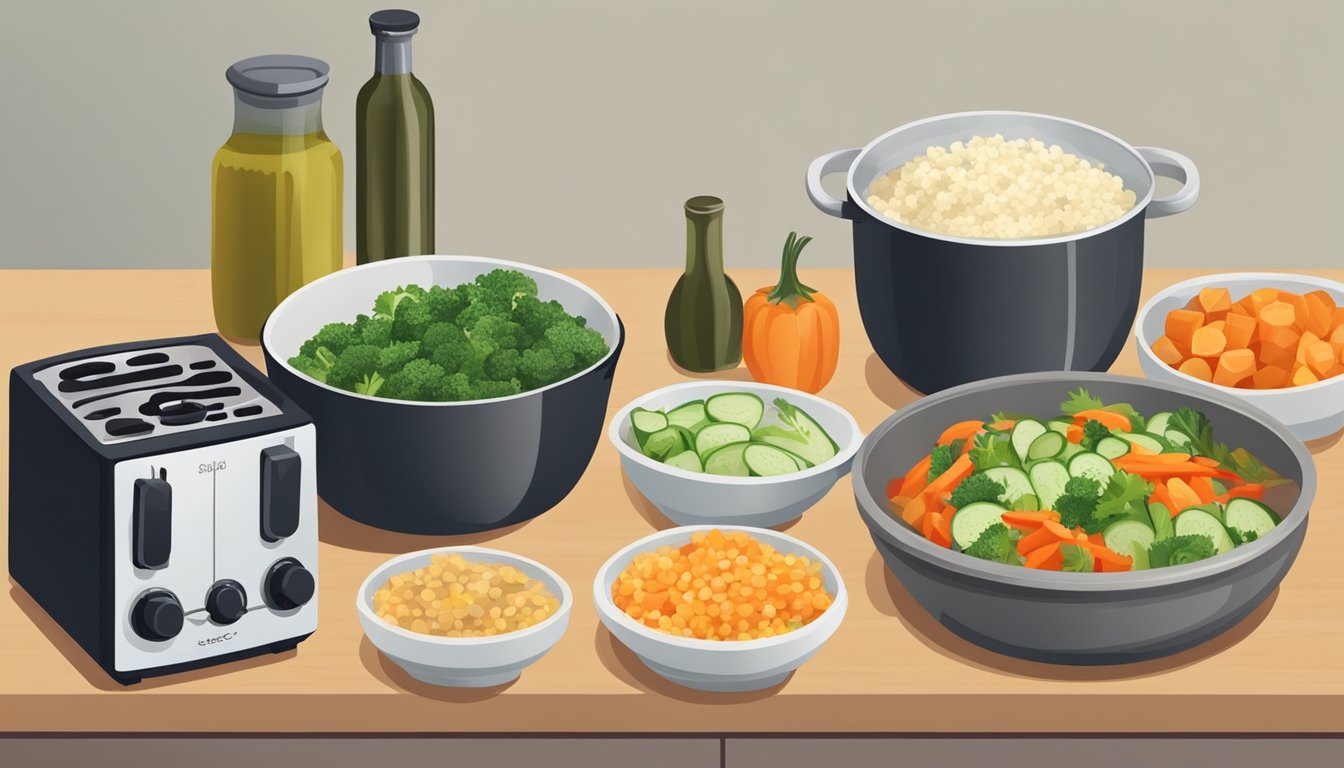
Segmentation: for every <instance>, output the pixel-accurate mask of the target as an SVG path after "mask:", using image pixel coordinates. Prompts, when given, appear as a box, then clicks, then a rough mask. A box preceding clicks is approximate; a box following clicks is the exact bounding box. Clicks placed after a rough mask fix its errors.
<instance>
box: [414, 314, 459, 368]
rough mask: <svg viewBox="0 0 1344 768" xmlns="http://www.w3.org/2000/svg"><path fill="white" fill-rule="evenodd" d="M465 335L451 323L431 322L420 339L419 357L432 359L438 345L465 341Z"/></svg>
mask: <svg viewBox="0 0 1344 768" xmlns="http://www.w3.org/2000/svg"><path fill="white" fill-rule="evenodd" d="M466 340H467V335H466V334H465V333H463V332H462V329H461V328H458V327H457V326H456V325H453V324H452V323H431V324H430V326H429V327H428V328H426V329H425V335H424V337H423V338H421V339H420V357H423V358H426V359H432V358H433V357H434V353H435V352H437V351H438V349H439V347H442V346H444V345H445V344H461V343H465V342H466Z"/></svg>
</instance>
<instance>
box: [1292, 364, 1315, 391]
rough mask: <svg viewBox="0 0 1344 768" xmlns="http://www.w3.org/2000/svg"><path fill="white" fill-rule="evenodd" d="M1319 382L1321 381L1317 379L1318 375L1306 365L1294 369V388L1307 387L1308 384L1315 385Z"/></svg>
mask: <svg viewBox="0 0 1344 768" xmlns="http://www.w3.org/2000/svg"><path fill="white" fill-rule="evenodd" d="M1318 381H1320V379H1318V378H1316V374H1314V373H1312V372H1311V369H1310V368H1308V367H1307V366H1305V365H1299V366H1298V367H1297V368H1295V369H1293V386H1294V387H1305V386H1306V385H1308V384H1315V383H1316V382H1318Z"/></svg>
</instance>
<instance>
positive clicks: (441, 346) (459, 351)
mask: <svg viewBox="0 0 1344 768" xmlns="http://www.w3.org/2000/svg"><path fill="white" fill-rule="evenodd" d="M420 356H421V357H424V358H426V359H428V360H432V361H433V362H435V363H437V364H439V365H440V366H442V367H443V369H444V370H445V371H448V372H450V373H459V372H460V373H465V374H467V375H468V376H474V374H475V373H476V371H478V370H479V369H480V365H481V361H482V360H484V359H485V355H483V354H480V352H478V351H477V348H476V346H475V345H473V344H472V343H471V340H470V339H468V338H467V336H466V334H464V333H462V331H461V329H459V328H458V327H457V326H455V325H452V324H450V323H435V324H433V325H431V326H430V327H429V330H427V331H425V338H424V341H422V342H420Z"/></svg>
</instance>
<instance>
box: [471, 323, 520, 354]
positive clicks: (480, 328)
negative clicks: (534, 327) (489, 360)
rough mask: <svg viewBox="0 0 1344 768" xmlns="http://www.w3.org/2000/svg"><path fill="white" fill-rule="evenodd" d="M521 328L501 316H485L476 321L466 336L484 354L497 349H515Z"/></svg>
mask: <svg viewBox="0 0 1344 768" xmlns="http://www.w3.org/2000/svg"><path fill="white" fill-rule="evenodd" d="M521 331H522V326H520V325H518V324H517V323H515V322H513V321H512V320H509V319H508V318H507V317H505V316H503V315H486V316H485V317H482V318H481V319H479V320H477V321H476V324H475V325H473V326H472V327H471V333H469V334H467V335H468V336H469V337H470V338H471V340H472V342H473V343H474V344H476V346H477V348H478V349H481V350H482V351H484V352H485V353H486V354H490V353H491V352H494V351H495V350H497V349H517V348H518V336H519V333H520V332H521Z"/></svg>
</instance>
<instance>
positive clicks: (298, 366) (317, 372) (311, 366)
mask: <svg viewBox="0 0 1344 768" xmlns="http://www.w3.org/2000/svg"><path fill="white" fill-rule="evenodd" d="M289 364H290V366H291V367H293V368H294V370H296V371H298V372H299V373H302V374H303V375H305V376H307V377H309V378H312V379H317V380H318V381H322V382H325V381H326V380H327V372H328V371H330V370H331V368H329V367H328V366H327V365H326V363H323V362H322V361H320V360H318V359H317V358H315V357H308V356H307V355H296V356H294V357H291V358H289Z"/></svg>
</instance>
